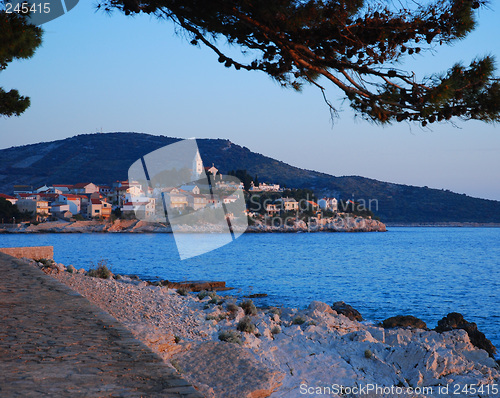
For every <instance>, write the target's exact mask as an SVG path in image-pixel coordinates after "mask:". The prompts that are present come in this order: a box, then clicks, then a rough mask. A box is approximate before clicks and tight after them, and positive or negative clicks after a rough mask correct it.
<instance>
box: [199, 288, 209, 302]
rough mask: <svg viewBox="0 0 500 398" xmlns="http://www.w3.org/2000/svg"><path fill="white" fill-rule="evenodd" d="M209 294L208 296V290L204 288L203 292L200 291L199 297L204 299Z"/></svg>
mask: <svg viewBox="0 0 500 398" xmlns="http://www.w3.org/2000/svg"><path fill="white" fill-rule="evenodd" d="M207 296H208V292H207V291H206V290H202V291H201V292H199V293H198V299H200V300H203V299H204V298H205V297H207Z"/></svg>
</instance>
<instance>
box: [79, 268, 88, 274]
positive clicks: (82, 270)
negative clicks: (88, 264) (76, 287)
mask: <svg viewBox="0 0 500 398" xmlns="http://www.w3.org/2000/svg"><path fill="white" fill-rule="evenodd" d="M86 272H87V271H85V269H83V268H80V269H79V270H78V273H79V274H82V275H85V273H86Z"/></svg>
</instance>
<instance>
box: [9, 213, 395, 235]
mask: <svg viewBox="0 0 500 398" xmlns="http://www.w3.org/2000/svg"><path fill="white" fill-rule="evenodd" d="M385 231H386V227H385V225H384V224H383V223H381V222H380V221H377V220H371V219H365V218H361V217H356V218H353V217H351V218H337V219H332V221H331V222H327V223H325V224H324V225H318V224H311V223H310V224H309V225H308V224H306V223H305V222H304V221H299V222H297V223H295V225H293V226H276V227H271V226H267V225H262V224H256V225H251V226H249V227H248V229H247V230H246V232H250V233H280V232H282V233H297V232H385ZM176 232H186V233H217V232H220V229H219V228H214V227H213V226H210V225H209V226H203V225H200V226H184V227H183V226H181V227H180V228H177V229H176ZM0 233H13V234H20V233H26V234H30V233H33V234H35V233H172V228H171V227H170V225H168V224H163V223H150V222H145V221H139V220H116V221H114V222H105V221H50V222H44V223H40V224H36V225H35V224H29V223H24V224H15V225H8V224H3V226H0Z"/></svg>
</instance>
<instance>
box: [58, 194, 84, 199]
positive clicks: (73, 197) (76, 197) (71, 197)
mask: <svg viewBox="0 0 500 398" xmlns="http://www.w3.org/2000/svg"><path fill="white" fill-rule="evenodd" d="M61 196H64V197H65V198H66V199H68V200H76V199H81V196H80V195H72V194H69V193H68V194H65V195H64V194H63V195H61Z"/></svg>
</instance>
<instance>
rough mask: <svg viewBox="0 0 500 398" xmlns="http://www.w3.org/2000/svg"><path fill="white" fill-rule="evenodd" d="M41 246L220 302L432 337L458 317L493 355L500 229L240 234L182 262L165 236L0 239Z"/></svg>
mask: <svg viewBox="0 0 500 398" xmlns="http://www.w3.org/2000/svg"><path fill="white" fill-rule="evenodd" d="M193 239H194V240H196V239H197V235H193ZM41 245H51V246H54V259H55V260H56V261H57V262H60V263H63V264H65V265H69V264H72V265H74V266H75V267H76V268H85V269H89V268H91V267H93V266H96V265H97V264H98V263H100V262H101V263H106V264H107V265H108V266H109V267H110V268H111V270H112V271H113V272H114V273H119V274H135V275H138V276H139V277H140V278H141V279H146V280H159V279H168V280H170V281H190V280H210V281H225V282H226V285H227V286H229V287H232V288H234V290H231V291H228V292H224V294H231V295H233V296H237V297H239V298H242V297H243V296H245V295H250V294H258V293H264V294H267V297H264V298H258V299H254V302H255V303H256V304H257V305H262V306H267V305H272V306H278V307H279V306H286V307H298V308H304V307H306V306H308V305H309V303H310V302H311V301H313V300H319V301H323V302H326V303H328V304H332V303H334V302H336V301H344V302H346V303H348V304H350V305H352V306H353V307H354V308H356V309H357V310H358V311H359V312H360V313H361V314H362V315H363V317H364V318H365V319H366V320H368V321H372V322H379V321H382V320H384V319H386V318H388V317H391V316H394V315H414V316H416V317H418V318H420V319H422V320H424V321H425V322H426V323H427V325H428V327H430V328H434V327H435V326H436V325H437V322H438V320H440V319H441V318H443V317H444V316H446V315H447V314H448V313H450V312H460V313H461V314H463V315H464V317H465V319H466V320H468V321H470V322H476V323H477V325H478V328H479V330H480V331H482V332H483V333H485V335H486V337H487V338H489V339H490V340H491V341H492V342H493V344H494V345H496V346H497V347H498V348H499V349H500V228H446V227H440V228H438V227H429V228H426V227H411V228H410V227H393V228H389V230H388V231H387V232H371V233H332V232H319V233H262V234H243V235H242V236H241V237H239V238H238V239H237V240H235V241H234V242H232V243H230V244H228V245H226V246H223V247H221V248H219V249H216V250H214V251H211V252H209V253H206V254H203V255H200V256H197V257H193V258H190V259H186V260H182V261H181V260H180V259H179V254H178V252H177V249H176V246H175V242H174V237H173V235H172V234H131V233H97V234H74V233H72V234H33V235H29V234H3V235H0V247H13V246H41ZM33 294H36V292H33Z"/></svg>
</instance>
